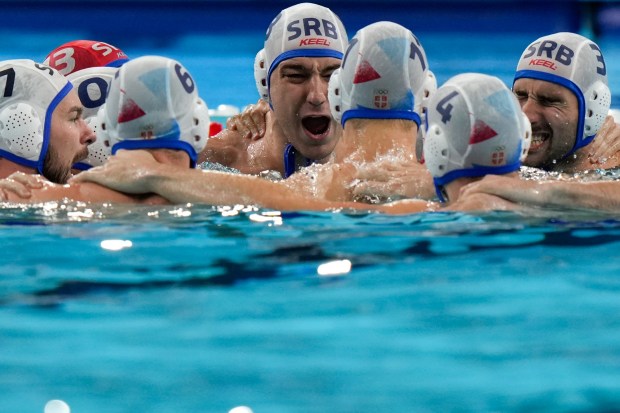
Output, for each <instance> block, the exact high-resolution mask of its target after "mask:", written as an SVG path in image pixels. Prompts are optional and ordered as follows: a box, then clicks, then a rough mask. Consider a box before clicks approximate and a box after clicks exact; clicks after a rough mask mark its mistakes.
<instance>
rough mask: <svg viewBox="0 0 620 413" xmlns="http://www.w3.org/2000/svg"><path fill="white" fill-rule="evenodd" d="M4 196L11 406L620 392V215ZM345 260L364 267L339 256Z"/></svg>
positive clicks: (497, 403) (381, 404)
mask: <svg viewBox="0 0 620 413" xmlns="http://www.w3.org/2000/svg"><path fill="white" fill-rule="evenodd" d="M3 212H5V213H4V214H3V215H2V218H1V219H0V239H2V240H3V248H2V249H1V250H0V270H1V273H2V274H3V277H2V281H1V282H0V286H1V287H0V291H1V292H2V295H1V298H0V304H1V306H0V331H2V351H1V352H0V367H1V368H0V389H2V404H3V410H4V411H11V412H40V411H42V406H43V405H44V404H45V402H46V401H47V400H50V399H62V400H65V401H66V402H67V403H69V404H70V406H71V407H72V411H73V412H94V413H96V412H106V413H116V412H119V413H120V412H135V411H157V412H178V411H187V412H205V413H206V412H227V411H229V410H230V409H231V408H233V407H235V406H239V405H247V406H250V407H251V408H252V409H253V411H254V412H322V411H342V412H360V411H369V412H370V411H372V412H391V411H394V410H401V411H403V410H404V411H416V412H417V411H420V412H436V411H464V412H469V411H471V412H480V411H489V412H491V411H503V412H504V411H506V412H508V411H510V412H517V411H528V412H543V411H545V412H548V411H562V412H565V411H566V412H567V411H571V412H574V411H580V412H583V411H613V409H614V408H615V406H617V405H618V403H619V402H620V384H619V383H620V368H619V367H620V329H619V327H620V316H618V314H620V300H618V293H619V290H620V282H619V281H618V279H617V274H618V271H619V266H620V263H618V260H615V259H614V253H615V251H616V248H618V247H619V242H620V237H619V234H620V221H617V220H615V219H613V218H611V217H603V216H598V215H585V214H580V215H574V216H572V217H571V216H565V219H562V220H559V219H548V218H539V219H525V218H523V217H520V216H515V215H511V214H486V215H480V216H471V215H465V214H452V213H442V214H437V213H435V214H419V215H413V216H404V217H388V216H383V215H378V214H360V213H353V214H347V213H328V212H325V213H282V214H278V213H272V212H271V211H264V210H257V209H253V208H246V209H240V208H239V209H230V208H211V207H204V206H191V205H190V206H176V207H165V208H152V207H138V208H132V209H131V211H127V210H126V209H124V208H115V207H107V208H103V209H100V210H98V211H97V210H95V209H93V208H91V207H87V206H80V205H77V206H76V205H70V204H69V205H67V206H66V207H65V208H64V209H48V210H47V211H45V210H44V208H40V207H32V208H26V209H21V208H9V209H6V210H4V211H3ZM120 241H123V242H120ZM129 241H130V242H129ZM116 247H118V250H115V248H116ZM333 261H337V262H342V261H349V262H350V265H351V269H350V271H348V272H347V271H346V270H345V271H344V272H342V273H340V274H332V275H320V274H319V273H318V268H319V266H320V265H321V264H325V263H329V262H333Z"/></svg>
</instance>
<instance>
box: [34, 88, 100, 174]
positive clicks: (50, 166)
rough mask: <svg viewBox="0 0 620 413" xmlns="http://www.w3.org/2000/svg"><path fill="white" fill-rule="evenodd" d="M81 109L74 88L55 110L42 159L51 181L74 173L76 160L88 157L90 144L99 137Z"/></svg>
mask: <svg viewBox="0 0 620 413" xmlns="http://www.w3.org/2000/svg"><path fill="white" fill-rule="evenodd" d="M82 110H83V108H82V104H81V103H80V100H79V98H78V95H77V92H76V91H75V89H73V90H71V92H69V94H68V95H67V96H65V98H64V99H63V100H62V101H61V102H60V104H59V105H58V106H57V107H56V109H55V110H54V113H53V114H52V122H51V129H50V144H49V147H48V150H47V154H46V155H45V160H44V163H43V175H44V176H45V177H46V178H47V179H49V180H50V181H52V182H56V183H59V184H64V183H66V182H67V180H68V179H69V178H70V177H71V167H72V166H73V164H75V163H77V162H79V161H82V160H84V159H86V157H87V156H88V145H90V144H91V143H93V142H94V141H95V139H96V138H95V134H94V132H93V130H92V129H91V128H90V127H89V126H88V125H87V124H86V122H85V121H84V119H83V118H82Z"/></svg>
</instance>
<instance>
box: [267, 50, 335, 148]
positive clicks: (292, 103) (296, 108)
mask: <svg viewBox="0 0 620 413" xmlns="http://www.w3.org/2000/svg"><path fill="white" fill-rule="evenodd" d="M338 67H340V60H339V59H335V58H331V57H321V58H310V57H297V58H294V59H289V60H285V61H283V62H282V63H280V64H279V65H278V67H277V68H276V69H275V70H274V71H273V73H272V74H271V79H270V88H269V92H270V93H269V94H270V98H271V105H272V107H273V113H274V117H275V118H276V120H277V122H278V124H279V126H280V127H281V128H282V131H283V132H284V134H285V136H286V137H287V138H288V140H289V142H290V143H291V144H292V145H293V146H294V147H295V149H297V150H298V151H299V152H300V153H301V154H302V155H303V156H305V157H306V158H310V159H315V160H320V159H323V158H325V157H327V156H329V155H330V154H331V153H332V151H333V150H334V147H335V146H336V143H337V142H338V138H339V137H340V134H341V128H340V125H339V124H338V123H337V122H336V121H335V120H334V119H333V118H332V116H331V112H330V109H329V102H328V100H327V87H328V84H329V78H330V76H331V74H332V72H333V71H334V70H336V69H337V68H338Z"/></svg>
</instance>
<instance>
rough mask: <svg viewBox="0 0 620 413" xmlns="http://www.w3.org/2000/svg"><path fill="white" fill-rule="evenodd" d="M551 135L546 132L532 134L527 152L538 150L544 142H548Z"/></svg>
mask: <svg viewBox="0 0 620 413" xmlns="http://www.w3.org/2000/svg"><path fill="white" fill-rule="evenodd" d="M550 137H551V135H550V134H549V133H547V132H536V133H532V140H531V142H530V150H529V152H536V151H537V150H539V149H540V148H541V147H542V146H543V145H544V144H545V142H547V141H548V140H549V138H550Z"/></svg>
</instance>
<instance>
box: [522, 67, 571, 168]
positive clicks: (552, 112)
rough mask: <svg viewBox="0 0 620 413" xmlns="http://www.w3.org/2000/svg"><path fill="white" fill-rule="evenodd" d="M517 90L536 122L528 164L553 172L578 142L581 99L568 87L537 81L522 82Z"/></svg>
mask: <svg viewBox="0 0 620 413" xmlns="http://www.w3.org/2000/svg"><path fill="white" fill-rule="evenodd" d="M513 91H514V93H515V95H516V96H517V99H518V100H519V103H520V104H521V109H523V112H524V113H525V114H526V115H527V117H528V118H529V120H530V122H531V123H532V143H531V145H530V150H529V152H528V155H527V158H526V159H525V162H524V164H525V165H527V166H533V167H542V168H545V169H553V166H554V164H555V161H559V160H560V159H562V158H563V157H564V156H565V155H566V154H567V153H568V152H569V151H570V150H571V149H572V148H573V145H574V144H575V140H576V139H577V123H578V120H579V105H578V101H577V97H576V96H575V95H574V94H573V92H571V91H570V90H568V89H567V88H565V87H564V86H560V85H557V84H555V83H551V82H547V81H544V80H537V79H526V78H523V79H518V80H517V81H516V82H515V83H514V85H513Z"/></svg>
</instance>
